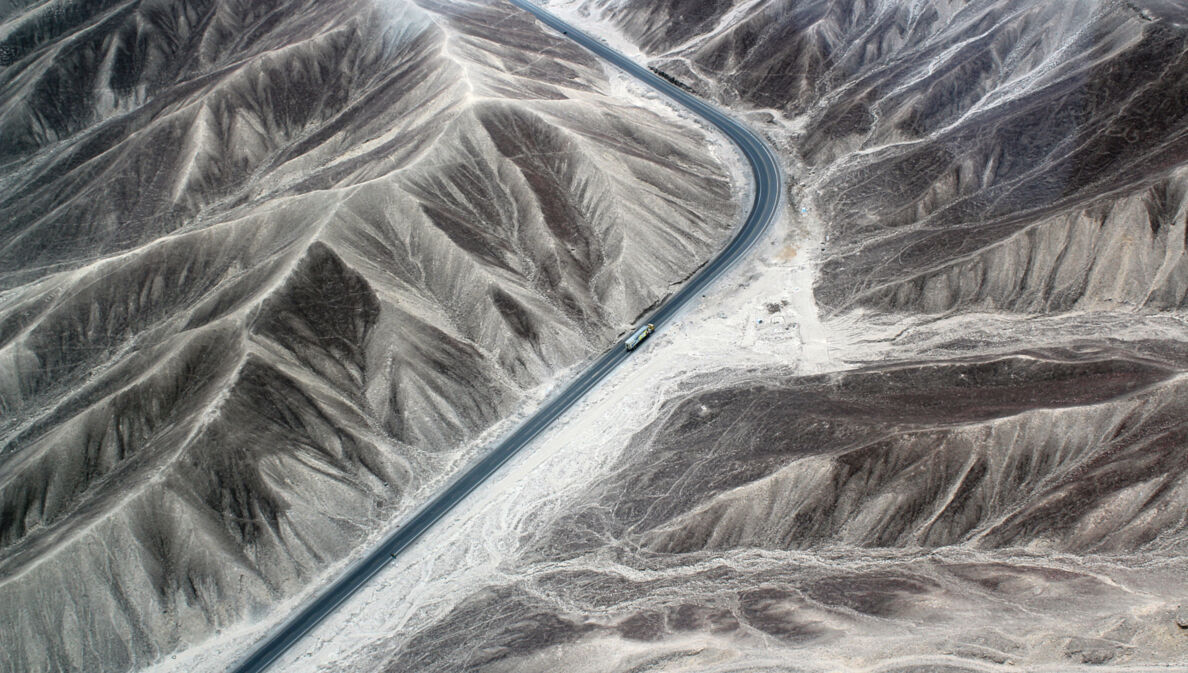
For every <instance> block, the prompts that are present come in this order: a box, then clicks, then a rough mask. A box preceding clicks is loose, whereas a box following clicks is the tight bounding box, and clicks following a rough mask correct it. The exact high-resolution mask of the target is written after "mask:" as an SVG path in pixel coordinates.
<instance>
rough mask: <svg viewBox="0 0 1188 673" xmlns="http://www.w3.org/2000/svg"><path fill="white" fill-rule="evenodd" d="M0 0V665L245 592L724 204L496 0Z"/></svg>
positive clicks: (350, 535)
mask: <svg viewBox="0 0 1188 673" xmlns="http://www.w3.org/2000/svg"><path fill="white" fill-rule="evenodd" d="M5 10H6V11H5V14H4V18H3V22H2V23H0V60H2V63H3V66H4V67H3V68H2V69H0V138H4V140H3V142H0V623H3V624H5V625H6V626H5V628H4V629H3V633H2V634H0V670H4V671H14V672H15V671H21V672H30V671H59V670H86V671H122V670H128V669H134V668H139V667H142V666H144V665H146V664H148V663H150V662H153V661H155V660H158V659H159V658H161V657H162V656H163V655H164V654H166V653H169V652H171V651H174V650H177V649H179V648H184V647H188V646H191V645H194V644H196V643H200V642H202V641H203V639H204V638H206V637H208V636H209V635H211V634H213V633H214V632H215V631H217V630H220V629H223V628H225V627H227V626H229V625H233V624H237V623H240V622H242V621H243V620H245V619H248V618H267V617H268V615H269V611H270V609H271V607H272V606H273V605H274V604H275V603H276V602H277V601H279V600H281V599H284V598H287V597H289V596H292V595H294V594H295V593H297V592H299V591H301V590H302V589H303V588H305V587H306V586H307V585H309V584H310V583H311V582H313V581H315V580H317V579H318V578H319V577H320V574H321V573H322V572H323V571H324V570H326V569H327V568H328V567H330V566H332V565H333V564H334V563H335V562H336V561H339V560H341V559H343V558H344V557H345V556H346V555H347V554H348V553H350V551H351V550H352V549H353V547H354V546H355V545H356V544H357V543H359V542H360V541H361V540H363V539H364V538H365V537H367V536H370V535H374V534H376V533H377V532H378V531H382V530H383V529H384V527H385V526H387V525H389V524H390V522H391V521H392V519H393V517H394V516H395V515H396V514H398V513H400V512H403V511H407V510H408V509H409V508H411V507H413V506H415V505H416V504H417V503H418V502H419V501H420V498H422V497H424V495H425V493H427V492H429V491H430V490H431V489H432V488H433V487H434V486H435V485H436V484H439V483H440V481H441V480H442V479H443V478H444V477H446V476H448V474H449V473H450V472H451V470H453V469H454V467H455V466H456V465H457V464H458V462H459V461H460V460H463V459H465V458H467V457H468V456H469V455H470V454H469V453H468V451H473V450H474V448H475V447H473V446H470V445H468V444H467V442H469V441H471V440H473V439H474V438H475V437H476V436H477V435H478V434H479V433H481V432H482V431H483V430H485V429H487V428H489V427H491V426H492V425H493V424H494V423H496V422H497V421H500V420H501V419H504V418H506V417H507V416H508V415H509V414H511V413H512V412H514V411H515V410H516V409H517V408H518V405H520V404H521V402H523V401H524V400H525V395H526V394H527V393H529V392H530V391H532V390H533V389H534V388H535V387H537V386H539V385H540V384H542V383H545V382H547V381H549V380H550V378H551V377H552V376H553V375H554V374H556V373H557V372H558V371H560V370H561V369H563V368H565V367H568V366H570V365H573V364H575V363H580V362H582V361H583V360H584V359H585V358H586V357H588V356H589V355H591V354H592V353H595V352H597V351H600V350H601V349H602V348H604V347H605V346H606V345H607V344H609V343H610V342H611V341H612V340H613V339H614V338H615V337H616V335H617V334H619V333H620V332H621V331H623V330H624V329H626V328H627V327H628V326H629V325H630V324H631V322H632V321H633V320H635V319H636V318H637V316H638V315H639V314H640V313H641V312H642V311H644V310H645V309H646V308H647V307H648V306H650V305H652V304H653V303H655V302H656V301H657V300H658V299H660V298H661V297H662V296H663V295H664V294H665V293H667V292H668V289H669V287H670V286H671V284H673V283H675V282H677V281H679V280H680V279H682V278H684V277H686V276H687V275H688V274H689V273H690V272H691V271H692V270H693V269H694V268H696V266H697V265H698V264H699V263H700V262H701V261H703V260H705V259H707V258H708V257H709V256H710V255H711V254H712V252H713V251H714V250H715V249H716V247H717V246H718V245H720V243H721V242H722V241H723V240H724V238H725V236H726V235H727V233H728V230H729V227H730V226H731V224H732V222H733V220H734V218H735V211H734V208H735V206H734V199H733V196H732V184H731V180H732V178H731V177H730V176H729V175H728V173H727V172H726V170H725V169H724V168H723V167H722V165H721V164H720V163H718V159H716V158H714V157H713V156H712V155H711V154H709V153H707V151H706V148H707V139H706V138H705V137H704V136H703V135H702V133H701V132H700V131H699V130H697V129H696V128H694V127H693V126H692V125H690V124H688V123H687V122H683V121H681V120H679V119H678V118H676V117H675V116H674V115H673V114H671V113H670V112H667V111H666V110H665V108H663V107H658V106H653V107H641V106H639V105H638V104H633V103H632V102H631V101H632V98H631V96H630V94H629V92H628V93H626V94H625V93H624V90H623V86H624V84H623V83H622V82H621V81H620V80H619V79H617V78H611V79H608V76H607V74H606V73H605V72H604V71H603V69H602V67H601V66H600V65H598V64H597V63H596V62H594V61H593V60H592V59H591V58H590V57H589V56H587V55H586V54H584V53H582V52H581V51H579V50H577V49H575V48H574V47H572V46H570V45H569V44H567V43H566V42H564V41H562V40H560V39H558V38H557V37H556V36H553V35H550V34H548V33H546V32H544V31H542V30H540V29H539V28H538V27H537V26H536V25H535V24H534V23H533V22H532V21H529V20H527V19H526V18H525V17H523V16H522V15H520V14H519V13H517V12H514V11H512V10H511V8H509V7H507V6H504V5H503V4H501V3H497V2H486V1H479V2H433V1H429V0H427V1H423V2H411V1H409V2H405V1H400V2H386V3H372V2H369V1H364V0H333V1H331V2H323V1H318V2H312V1H309V2H301V1H280V0H277V1H270V2H239V1H237V0H210V1H207V0H184V1H178V2H158V1H155V0H123V1H110V2H74V1H71V0H46V1H44V2H35V3H25V4H22V5H19V6H17V5H13V6H10V7H6V8H5ZM494 27H497V29H494Z"/></svg>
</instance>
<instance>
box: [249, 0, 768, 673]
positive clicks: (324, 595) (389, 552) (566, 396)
mask: <svg viewBox="0 0 1188 673" xmlns="http://www.w3.org/2000/svg"><path fill="white" fill-rule="evenodd" d="M509 2H511V3H512V4H514V5H516V6H517V7H520V8H521V9H524V10H526V11H528V12H531V13H532V14H534V15H535V16H536V17H537V18H538V19H539V20H540V21H541V22H542V23H544V24H546V25H548V26H550V27H552V28H554V29H556V30H557V31H559V32H561V33H563V34H565V35H566V36H567V37H568V38H569V39H571V40H573V41H574V42H577V43H578V44H580V45H582V46H583V47H585V48H586V49H589V50H590V51H592V52H594V53H595V54H596V55H598V56H599V57H601V58H603V59H605V60H606V61H609V62H610V63H612V64H613V65H615V66H616V67H618V68H619V69H621V70H623V71H625V72H626V73H628V74H630V75H632V76H633V77H636V78H637V79H639V80H642V81H643V82H644V83H646V84H648V85H649V86H651V87H652V88H654V89H656V90H657V91H659V92H660V93H662V94H664V95H666V96H668V97H669V98H671V99H673V100H674V101H676V102H677V103H679V104H680V105H682V106H684V107H686V108H688V109H689V110H691V111H692V112H694V113H696V114H697V115H698V116H700V117H702V118H703V119H705V120H706V121H707V122H709V123H711V124H713V125H714V126H716V127H717V128H718V129H719V130H721V131H722V132H723V133H725V134H726V136H727V137H729V138H730V140H731V141H732V142H734V144H735V145H737V146H738V147H739V149H740V150H741V151H742V153H743V155H744V156H745V157H746V160H747V163H748V164H750V167H751V170H752V171H753V173H754V202H753V203H752V205H751V211H750V213H749V214H748V215H747V219H746V221H745V222H744V223H743V225H742V227H741V228H740V229H739V231H738V232H737V233H736V234H735V235H734V238H732V239H731V240H730V242H729V243H728V244H727V245H726V247H725V248H724V249H723V250H722V251H721V253H719V254H718V256H717V257H715V258H714V259H713V260H711V261H710V262H709V263H707V264H706V265H705V266H704V267H702V269H701V270H700V271H698V272H697V274H696V275H694V276H693V277H692V278H690V279H689V281H688V282H687V283H686V284H685V285H684V286H683V287H682V288H681V289H680V290H678V291H677V292H676V293H675V294H673V295H672V296H671V297H669V299H668V300H667V301H665V302H664V304H663V305H661V306H660V307H659V308H658V309H657V310H656V311H655V312H654V313H653V314H652V315H651V317H649V318H647V319H646V320H644V321H642V322H643V323H649V322H650V323H652V324H654V325H655V326H656V331H660V330H661V329H663V327H664V324H665V323H666V322H668V321H670V320H671V319H672V318H673V316H675V315H676V314H677V312H678V311H680V310H681V309H682V308H683V307H684V306H685V305H686V304H687V303H689V301H690V300H692V299H694V298H695V297H697V295H699V294H701V293H702V292H703V291H704V290H705V289H706V287H707V286H708V285H709V284H710V283H712V282H713V281H714V279H715V278H717V277H718V276H719V275H721V273H722V272H723V271H725V270H726V269H727V268H729V267H730V265H732V264H733V263H734V262H737V261H738V260H739V259H740V258H741V257H742V256H743V255H744V254H745V253H746V252H747V251H748V250H749V249H750V248H751V247H752V246H753V245H754V244H755V242H756V241H757V240H758V239H759V238H760V237H761V236H762V235H763V233H764V232H765V231H766V230H767V228H768V226H769V225H770V224H771V222H772V220H773V219H774V218H775V216H776V213H777V212H778V211H779V208H780V205H781V194H782V190H783V184H784V183H783V173H782V172H781V170H780V165H779V162H778V161H776V158H775V154H774V153H773V151H772V150H771V148H770V147H768V146H767V144H766V143H764V142H763V141H762V140H761V139H760V138H759V137H758V136H756V135H755V134H754V133H752V132H751V131H749V130H748V129H747V128H746V127H744V126H742V125H741V124H739V123H738V122H736V121H734V120H733V119H731V118H730V117H728V116H726V115H725V114H724V113H722V112H721V111H720V110H718V109H717V108H716V107H714V106H713V105H710V104H709V103H707V102H705V101H703V100H701V99H699V98H697V97H696V96H695V95H693V94H691V93H688V92H686V91H684V90H683V89H681V88H679V87H677V86H676V85H674V84H672V83H670V82H668V81H667V80H665V79H664V78H662V77H660V76H658V75H656V74H655V73H653V72H652V71H651V70H648V69H647V68H646V67H644V66H641V65H639V64H637V63H635V62H633V61H631V60H630V59H628V58H627V57H626V56H624V55H622V54H620V53H619V52H617V51H615V50H613V49H611V48H610V47H608V46H606V45H605V44H603V43H602V42H600V41H599V40H598V39H596V38H594V37H591V36H589V35H587V34H585V33H583V32H581V31H579V30H577V29H576V28H573V27H572V26H570V25H569V24H567V23H565V22H563V21H561V20H560V19H558V18H557V17H555V16H553V15H552V14H549V13H548V12H545V11H544V10H543V9H540V8H539V7H537V6H535V5H533V4H531V3H529V2H526V1H525V0H509ZM647 347H648V341H647V340H645V341H644V342H643V343H641V344H640V346H639V347H638V348H636V349H635V350H633V351H628V350H627V349H626V348H624V346H623V343H622V342H620V343H617V344H615V345H614V346H613V347H612V348H611V349H610V350H609V351H607V352H606V353H604V354H603V355H602V356H601V357H599V358H598V359H597V360H596V361H595V362H594V363H593V364H592V365H591V366H590V367H589V368H588V369H587V370H586V371H584V372H583V373H582V374H581V375H580V376H578V377H577V378H576V379H575V380H574V381H573V382H572V383H570V384H569V385H568V386H567V387H566V388H565V389H564V390H562V391H561V392H560V393H558V394H557V395H555V396H553V397H552V398H550V399H549V400H548V401H547V402H546V403H545V404H544V406H542V407H541V408H540V410H539V411H537V412H536V413H535V414H533V415H532V417H531V418H529V419H528V420H527V421H525V422H524V424H523V425H521V426H520V427H519V428H518V429H517V430H516V431H515V432H513V433H512V434H511V435H510V436H508V437H507V438H505V439H504V440H503V441H501V442H500V443H499V444H497V445H496V446H494V447H492V448H491V449H490V451H489V452H488V453H487V454H486V455H485V456H484V457H483V458H482V459H481V460H479V461H478V462H476V463H474V464H473V465H471V466H470V467H468V468H467V469H466V470H464V471H463V472H462V474H461V475H460V476H458V477H457V478H456V479H455V480H454V481H452V482H451V483H450V484H449V485H448V486H446V487H445V489H444V490H442V492H441V493H439V494H438V495H437V496H436V497H434V498H433V499H432V500H430V501H429V502H428V503H426V504H425V505H424V506H423V507H421V508H420V509H419V510H417V511H416V512H415V513H414V514H413V515H412V516H411V517H410V518H409V519H408V520H407V521H405V522H404V524H403V525H401V526H400V528H398V529H396V531H395V532H393V533H392V534H391V535H389V536H388V537H387V538H386V539H385V540H384V541H383V542H382V543H381V544H380V545H379V546H378V547H376V548H375V549H374V550H373V551H372V552H371V553H370V554H368V555H367V556H366V557H365V558H363V559H361V560H360V561H359V562H357V563H355V564H354V565H352V566H351V567H350V568H348V569H347V570H346V572H345V573H344V574H343V575H342V576H341V577H339V578H338V579H337V580H335V581H334V582H333V583H331V584H330V585H329V586H327V587H326V588H325V590H323V591H322V592H321V593H320V594H318V595H317V596H316V597H314V598H313V599H312V600H310V601H309V602H308V603H306V604H305V605H304V606H302V607H301V608H300V609H299V610H298V611H297V612H296V613H295V614H294V615H293V616H292V617H291V618H290V619H289V620H288V621H286V622H284V623H282V624H281V625H280V626H279V627H277V628H276V629H275V630H273V631H272V632H271V633H269V634H268V636H267V637H265V638H264V640H262V641H261V642H260V643H259V644H258V645H257V646H256V649H255V650H254V651H252V652H251V653H250V654H249V655H248V656H247V657H246V658H244V659H243V660H242V661H240V662H239V663H238V664H236V666H235V667H234V668H233V669H232V671H234V672H235V673H257V672H258V671H263V670H265V669H267V668H268V666H269V665H270V664H272V663H273V662H274V661H276V659H277V658H279V657H280V656H281V655H282V654H284V653H285V652H286V651H288V650H289V648H291V647H293V646H294V645H295V644H296V643H297V642H298V641H299V640H301V638H302V637H304V636H305V634H307V633H309V632H310V631H311V630H312V629H313V628H314V627H315V626H317V625H318V624H319V623H321V621H322V620H323V619H325V618H326V616H328V615H329V614H330V613H332V612H334V610H335V609H336V608H337V607H338V606H339V605H341V604H342V603H343V602H344V601H346V600H347V599H348V598H350V597H351V596H352V595H354V593H355V592H356V591H358V589H359V588H360V587H362V586H363V585H364V584H365V583H366V582H367V581H368V580H369V579H371V578H372V577H373V576H375V574H376V573H378V572H379V571H381V570H383V568H384V566H386V565H387V564H388V563H389V562H391V561H392V560H393V556H394V555H398V554H400V552H401V551H403V550H404V549H406V548H407V547H409V546H410V545H412V544H413V543H414V542H416V541H417V540H418V539H419V538H420V537H421V536H422V535H424V534H425V532H426V531H428V530H429V529H430V528H431V527H432V526H433V524H435V523H436V522H437V520H438V519H440V518H442V517H443V516H445V515H446V514H448V513H449V512H450V510H452V509H453V508H454V506H455V505H457V504H458V503H459V502H461V501H462V499H463V498H465V497H466V496H467V495H469V494H470V492H471V491H473V490H474V489H475V488H477V487H478V486H479V484H481V483H483V481H485V480H486V479H487V477H489V476H491V474H492V473H494V472H495V470H497V469H499V466H501V465H503V464H504V463H505V462H507V461H508V459H510V458H511V457H512V456H514V455H515V454H516V453H517V452H518V451H519V450H520V449H522V448H524V446H526V445H527V444H528V443H529V442H531V441H532V439H533V438H534V437H536V436H537V435H539V434H540V433H541V431H543V430H544V429H545V428H547V427H549V425H551V424H552V423H553V421H555V420H556V419H557V418H558V417H559V416H561V414H563V413H565V411H566V410H567V409H569V408H570V407H571V406H573V403H574V402H576V401H578V400H579V399H581V398H582V396H583V395H585V394H586V393H587V392H589V391H590V390H591V389H592V388H594V386H596V385H598V382H599V381H601V380H602V379H603V378H605V377H606V375H607V374H608V373H610V372H611V371H613V370H614V369H615V367H617V366H618V365H619V364H620V363H622V362H623V361H624V360H626V359H627V358H628V357H631V356H632V355H634V354H636V353H639V352H646V351H647V350H648V348H647Z"/></svg>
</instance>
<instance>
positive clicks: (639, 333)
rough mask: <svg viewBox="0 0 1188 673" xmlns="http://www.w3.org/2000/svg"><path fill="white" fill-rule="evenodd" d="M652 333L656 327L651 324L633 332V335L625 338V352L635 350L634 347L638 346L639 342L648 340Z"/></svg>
mask: <svg viewBox="0 0 1188 673" xmlns="http://www.w3.org/2000/svg"><path fill="white" fill-rule="evenodd" d="M654 331H656V326H655V325H653V324H652V323H648V324H646V325H644V326H643V327H640V328H639V329H637V330H635V333H633V334H632V335H631V336H629V337H627V341H626V343H625V344H624V345H626V346H627V350H635V347H636V346H638V345H639V342H641V341H643V340H644V339H646V338H648V335H649V334H651V333H652V332H654Z"/></svg>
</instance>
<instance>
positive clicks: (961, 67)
mask: <svg viewBox="0 0 1188 673" xmlns="http://www.w3.org/2000/svg"><path fill="white" fill-rule="evenodd" d="M554 4H558V5H565V6H570V5H573V6H576V8H577V9H578V10H579V11H581V12H583V13H585V14H587V15H589V16H592V17H596V18H603V19H605V20H607V21H611V22H613V23H614V24H615V25H617V26H618V27H620V28H621V29H622V30H623V31H624V33H625V34H627V35H628V36H630V37H631V38H632V39H634V40H636V41H637V42H638V43H639V44H640V46H641V47H642V48H643V49H644V50H645V51H647V52H648V54H649V55H650V56H651V57H653V59H654V62H655V63H656V64H657V65H659V66H660V67H662V68H665V69H667V70H668V71H670V72H672V73H673V74H674V75H677V76H678V77H681V78H684V79H686V80H687V81H688V82H689V83H691V84H693V85H694V86H696V87H698V88H699V89H701V90H702V91H704V92H705V93H707V94H708V95H712V96H716V97H719V98H722V99H724V100H727V101H738V102H740V103H741V104H742V105H744V106H747V107H751V106H753V107H755V108H765V109H768V110H770V111H772V112H774V113H776V114H778V115H780V116H781V118H782V119H783V120H784V122H785V124H783V125H782V126H784V128H786V129H788V132H787V134H786V149H787V151H788V154H789V159H790V161H792V162H793V165H794V168H795V169H796V171H795V172H796V174H797V176H798V180H799V181H800V183H801V187H802V188H803V192H802V196H803V198H804V199H805V200H806V201H808V202H810V203H811V204H812V205H813V206H814V207H815V208H816V209H817V211H818V212H819V213H820V215H821V219H822V221H823V222H825V223H827V224H825V225H824V226H825V229H826V230H825V232H823V233H828V234H831V237H830V239H829V242H828V244H827V245H826V251H825V255H824V260H823V262H824V263H823V266H822V267H821V269H820V271H821V272H820V274H819V276H818V278H817V281H816V294H817V299H818V301H820V302H821V303H822V304H823V306H824V308H826V309H827V310H829V311H840V310H847V309H852V308H854V307H856V306H866V307H871V308H876V309H879V310H896V311H924V312H940V311H948V310H953V309H970V308H978V309H1009V310H1015V311H1028V312H1036V311H1059V310H1067V309H1070V308H1088V309H1095V308H1101V307H1103V306H1106V307H1109V306H1138V307H1146V308H1150V309H1164V308H1183V307H1184V302H1185V301H1186V299H1185V297H1186V296H1188V295H1186V292H1188V267H1186V266H1185V262H1184V259H1185V258H1184V255H1183V254H1182V253H1183V251H1184V244H1185V239H1186V237H1188V231H1186V230H1185V226H1184V219H1185V210H1184V204H1185V200H1184V194H1185V191H1186V184H1188V183H1186V182H1185V174H1184V170H1183V166H1184V159H1185V156H1186V155H1188V135H1186V132H1185V129H1186V128H1188V124H1186V121H1188V120H1186V119H1185V116H1184V115H1185V109H1186V108H1185V106H1184V105H1183V100H1184V98H1185V95H1186V93H1188V79H1185V72H1188V31H1186V30H1185V19H1186V18H1188V15H1186V14H1185V13H1184V11H1183V10H1182V9H1177V8H1176V7H1174V6H1173V5H1171V4H1170V3H1145V2H1132V3H1114V2H1098V1H1096V0H1086V1H1083V2H1074V3H1060V4H1051V3H1034V2H1028V1H1026V0H1019V1H1014V0H1001V1H985V2H972V3H956V2H945V1H939V0H938V1H935V2H934V1H931V0H930V1H926V2H924V1H922V2H907V3H893V2H848V1H840V2H839V1H835V0H812V1H807V2H791V1H788V2H785V1H781V2H740V3H735V4H733V5H732V4H730V3H718V4H714V3H710V4H706V3H700V2H699V3H691V2H679V1H678V2H670V3H637V2H630V1H623V0H604V1H591V2H582V3H554ZM773 133H776V134H781V132H780V131H778V130H773ZM781 135H783V134H781ZM1105 260H1109V263H1104V261H1105Z"/></svg>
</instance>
